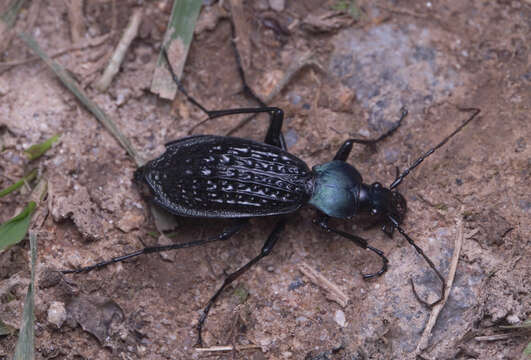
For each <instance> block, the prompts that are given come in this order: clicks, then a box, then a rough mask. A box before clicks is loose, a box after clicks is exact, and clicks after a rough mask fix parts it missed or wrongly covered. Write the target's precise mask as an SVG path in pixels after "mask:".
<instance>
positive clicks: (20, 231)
mask: <svg viewBox="0 0 531 360" xmlns="http://www.w3.org/2000/svg"><path fill="white" fill-rule="evenodd" d="M36 206H37V205H36V204H35V202H34V201H30V202H29V204H28V205H27V206H26V207H25V208H24V209H23V210H22V211H21V212H20V214H18V215H17V216H15V217H14V218H12V219H10V220H8V221H6V222H5V223H3V224H2V225H0V250H2V249H5V248H6V247H8V246H11V245H14V244H16V243H18V242H19V241H21V240H22V239H24V236H26V233H27V232H28V227H29V222H30V219H31V215H32V214H33V211H34V210H35V207H36Z"/></svg>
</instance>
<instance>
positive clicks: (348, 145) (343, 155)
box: [334, 107, 407, 161]
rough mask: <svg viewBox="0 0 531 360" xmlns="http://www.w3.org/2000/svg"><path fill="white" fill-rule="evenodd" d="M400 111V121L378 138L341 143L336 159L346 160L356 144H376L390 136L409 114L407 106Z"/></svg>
mask: <svg viewBox="0 0 531 360" xmlns="http://www.w3.org/2000/svg"><path fill="white" fill-rule="evenodd" d="M400 111H401V115H400V119H398V121H397V122H396V123H395V124H394V125H393V126H392V127H391V128H390V129H389V130H387V131H386V132H385V133H383V134H382V135H380V136H378V137H377V138H376V139H348V140H346V141H345V142H344V143H343V145H341V147H340V148H339V150H338V151H337V153H336V156H335V157H334V160H341V161H346V160H347V158H348V156H349V154H350V151H351V150H352V146H353V145H354V144H364V145H374V144H376V143H377V142H379V141H381V140H383V139H385V138H387V137H388V136H390V135H391V134H392V133H394V132H395V131H396V129H398V128H399V127H400V125H401V124H402V120H404V118H405V117H406V116H407V109H406V108H404V107H403V108H402V109H401V110H400Z"/></svg>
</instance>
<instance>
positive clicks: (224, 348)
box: [195, 345, 262, 352]
mask: <svg viewBox="0 0 531 360" xmlns="http://www.w3.org/2000/svg"><path fill="white" fill-rule="evenodd" d="M254 349H260V350H261V349H262V348H261V347H260V346H258V345H242V346H232V345H226V346H211V347H208V348H195V351H197V352H215V351H233V350H236V351H241V350H254Z"/></svg>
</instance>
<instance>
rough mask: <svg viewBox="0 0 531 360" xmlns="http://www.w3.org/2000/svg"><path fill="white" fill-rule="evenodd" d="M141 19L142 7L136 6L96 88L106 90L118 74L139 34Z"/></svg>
mask: <svg viewBox="0 0 531 360" xmlns="http://www.w3.org/2000/svg"><path fill="white" fill-rule="evenodd" d="M141 21H142V9H141V8H136V9H135V10H134V11H133V15H131V18H130V19H129V24H127V28H126V29H125V31H124V34H123V35H122V38H121V39H120V42H119V43H118V46H116V49H115V50H114V54H113V55H112V57H111V60H110V61H109V64H108V65H107V68H106V69H105V71H104V73H103V75H102V76H101V78H99V79H98V81H96V83H95V84H94V87H95V88H96V89H98V90H100V91H105V90H107V88H108V87H109V85H111V82H112V79H113V78H114V76H115V75H116V74H118V71H120V65H121V64H122V61H123V60H124V57H125V53H126V52H127V49H129V45H131V42H132V41H133V39H134V38H136V36H137V34H138V29H139V27H140V22H141Z"/></svg>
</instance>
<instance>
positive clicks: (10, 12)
mask: <svg viewBox="0 0 531 360" xmlns="http://www.w3.org/2000/svg"><path fill="white" fill-rule="evenodd" d="M24 2H26V0H14V1H12V2H11V4H9V7H8V8H7V10H6V11H5V12H4V13H3V14H2V15H0V20H2V21H3V22H4V23H6V25H7V26H8V27H12V26H13V24H14V23H15V20H16V19H17V15H18V13H19V12H20V9H21V8H22V5H24Z"/></svg>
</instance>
